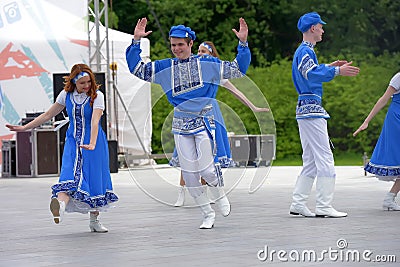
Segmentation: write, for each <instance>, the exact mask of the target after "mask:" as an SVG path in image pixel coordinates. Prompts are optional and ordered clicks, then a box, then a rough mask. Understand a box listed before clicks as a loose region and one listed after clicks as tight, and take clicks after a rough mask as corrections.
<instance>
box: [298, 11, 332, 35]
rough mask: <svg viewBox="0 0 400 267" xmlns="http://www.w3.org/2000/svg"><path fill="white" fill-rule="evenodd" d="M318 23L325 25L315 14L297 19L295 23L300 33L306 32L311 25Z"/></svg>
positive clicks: (308, 14)
mask: <svg viewBox="0 0 400 267" xmlns="http://www.w3.org/2000/svg"><path fill="white" fill-rule="evenodd" d="M318 23H320V24H326V22H325V21H323V20H322V19H321V17H320V15H319V14H318V13H317V12H311V13H307V14H304V15H303V16H301V17H300V18H299V21H298V22H297V28H298V29H299V30H300V31H301V32H306V31H308V29H310V28H311V26H312V25H316V24H318Z"/></svg>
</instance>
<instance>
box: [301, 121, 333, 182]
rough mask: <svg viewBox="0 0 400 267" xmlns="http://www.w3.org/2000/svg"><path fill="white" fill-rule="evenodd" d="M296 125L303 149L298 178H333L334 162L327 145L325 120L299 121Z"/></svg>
mask: <svg viewBox="0 0 400 267" xmlns="http://www.w3.org/2000/svg"><path fill="white" fill-rule="evenodd" d="M297 123H298V126H299V133H300V140H301V146H302V148H303V156H302V158H303V169H302V171H301V173H300V176H305V177H309V178H315V177H325V178H327V177H330V178H335V177H336V173H335V162H334V159H333V154H332V150H331V148H330V145H329V136H328V123H327V121H326V119H323V118H317V119H301V120H297Z"/></svg>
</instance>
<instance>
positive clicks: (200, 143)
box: [174, 131, 219, 197]
mask: <svg viewBox="0 0 400 267" xmlns="http://www.w3.org/2000/svg"><path fill="white" fill-rule="evenodd" d="M174 140H175V146H176V150H177V152H178V157H179V163H180V165H181V169H182V175H183V179H184V180H185V184H186V187H187V189H188V191H189V193H190V195H191V196H192V197H198V196H200V195H201V194H202V193H203V192H204V189H203V187H202V185H201V183H200V177H202V178H203V179H204V180H205V181H206V182H207V183H208V184H209V185H211V186H216V185H217V184H218V183H219V182H218V179H219V178H218V176H217V174H216V171H215V165H214V156H213V153H212V146H211V140H210V138H209V136H208V134H207V132H206V131H202V132H200V133H197V134H194V135H179V134H175V135H174Z"/></svg>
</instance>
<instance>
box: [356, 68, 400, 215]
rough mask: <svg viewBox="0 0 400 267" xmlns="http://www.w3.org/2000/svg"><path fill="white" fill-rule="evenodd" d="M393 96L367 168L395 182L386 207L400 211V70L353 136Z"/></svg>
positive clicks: (363, 127) (386, 179) (365, 127)
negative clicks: (397, 201) (398, 196)
mask: <svg viewBox="0 0 400 267" xmlns="http://www.w3.org/2000/svg"><path fill="white" fill-rule="evenodd" d="M390 98H392V102H391V103H390V106H389V109H388V111H387V114H386V118H385V121H384V123H383V128H382V132H381V135H380V136H379V139H378V142H377V143H376V146H375V149H374V152H373V153H372V157H371V160H370V162H369V163H368V164H367V165H366V166H365V170H366V171H367V172H369V173H372V174H375V175H376V176H377V178H378V179H380V180H383V181H394V184H393V186H392V188H391V189H390V191H389V192H388V193H387V194H386V196H385V199H384V200H383V209H384V210H389V211H400V206H399V205H397V203H396V201H395V198H396V196H397V193H398V192H399V191H400V153H399V147H400V138H399V136H400V72H399V73H397V74H395V75H394V76H393V78H392V79H391V80H390V82H389V86H388V88H387V89H386V92H385V93H384V94H383V95H382V96H381V98H379V99H378V101H377V102H376V104H375V106H374V107H373V108H372V110H371V112H370V113H369V115H368V117H367V118H366V119H365V121H364V122H363V123H362V124H361V126H360V127H359V128H358V129H357V131H355V132H354V133H353V135H354V136H356V135H357V134H358V133H359V132H361V131H363V130H365V129H367V127H368V123H369V122H370V121H371V120H372V118H373V117H374V116H375V115H376V114H377V113H378V112H379V111H380V110H381V109H382V108H383V107H384V106H386V104H387V103H388V101H389V99H390Z"/></svg>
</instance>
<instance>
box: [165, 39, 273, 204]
mask: <svg viewBox="0 0 400 267" xmlns="http://www.w3.org/2000/svg"><path fill="white" fill-rule="evenodd" d="M197 51H198V52H197V55H198V56H203V57H209V56H212V57H216V58H219V54H218V51H217V48H216V47H215V45H214V43H213V42H211V41H204V42H202V43H201V44H200V45H199V48H198V50H197ZM221 86H223V87H224V88H226V89H228V90H229V91H230V92H231V93H232V94H233V95H234V96H235V97H236V98H237V99H239V100H240V102H242V103H243V104H244V105H246V106H248V107H249V108H250V109H251V110H252V111H253V112H267V111H269V109H268V108H259V107H256V106H255V105H254V104H253V103H252V102H251V101H250V100H249V99H248V98H247V97H246V96H245V95H244V94H243V93H242V92H241V91H240V90H239V89H237V88H236V87H235V86H234V85H233V84H232V83H231V82H230V81H229V80H223V81H221ZM215 112H216V113H217V114H218V117H217V119H216V120H215V121H216V125H215V136H216V138H215V139H216V146H217V155H216V156H215V159H214V161H215V164H220V165H221V167H222V168H228V167H231V166H233V164H234V163H233V161H232V156H231V150H230V147H229V140H228V134H227V131H226V127H225V122H224V118H223V116H222V113H221V111H220V108H219V106H218V103H216V109H215ZM170 165H171V166H174V167H178V166H179V159H178V154H177V152H176V149H174V153H173V156H172V158H171V161H170ZM201 184H202V185H206V181H204V179H203V178H201ZM179 185H180V187H179V189H178V199H177V200H176V203H175V204H174V206H175V207H181V206H183V205H184V204H185V191H186V190H185V189H186V186H185V181H184V179H183V175H182V173H181V176H180V181H179ZM205 188H207V187H205ZM211 202H213V200H211Z"/></svg>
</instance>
